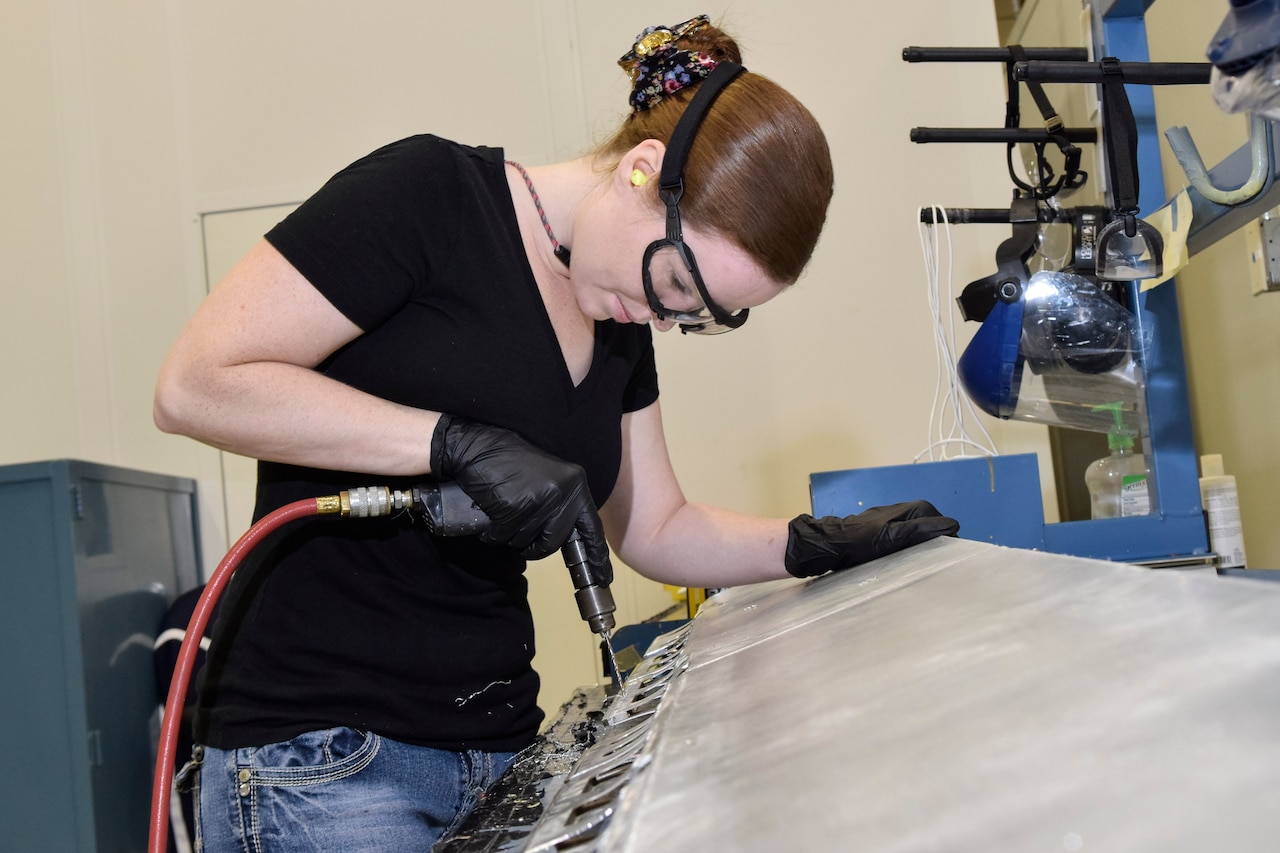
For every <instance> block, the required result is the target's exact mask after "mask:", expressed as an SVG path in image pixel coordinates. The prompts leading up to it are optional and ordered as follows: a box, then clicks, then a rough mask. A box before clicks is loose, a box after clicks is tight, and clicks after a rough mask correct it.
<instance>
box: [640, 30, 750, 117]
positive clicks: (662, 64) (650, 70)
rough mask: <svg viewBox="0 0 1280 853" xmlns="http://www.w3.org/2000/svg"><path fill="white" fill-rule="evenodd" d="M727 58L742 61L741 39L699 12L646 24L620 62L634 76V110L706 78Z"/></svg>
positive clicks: (653, 103) (642, 108)
mask: <svg viewBox="0 0 1280 853" xmlns="http://www.w3.org/2000/svg"><path fill="white" fill-rule="evenodd" d="M724 60H730V61H732V62H738V63H740V62H741V61H742V58H741V55H740V52H739V50H738V45H737V43H736V42H735V41H734V40H733V39H732V38H730V37H729V36H727V35H725V33H724V32H723V31H722V30H720V28H719V27H716V26H713V25H712V24H711V20H710V19H709V18H708V17H707V16H706V15H699V16H698V17H696V18H690V19H689V20H687V21H685V22H684V23H681V24H676V25H675V26H673V27H666V26H661V25H659V26H653V27H646V28H645V29H644V30H643V31H641V33H640V34H639V35H638V36H636V41H635V44H633V45H632V47H631V50H629V51H627V52H626V53H625V54H623V55H622V57H621V58H620V59H619V60H618V64H619V65H621V66H622V67H623V69H625V70H626V72H627V74H628V75H629V76H630V77H631V95H630V98H629V99H628V100H629V101H630V103H631V109H632V110H633V111H634V110H647V109H649V108H650V107H652V106H654V105H655V104H657V103H658V102H659V101H661V100H662V99H663V98H665V97H666V96H668V95H673V94H675V93H676V92H678V91H680V90H681V89H683V88H685V87H687V86H691V85H693V84H695V83H698V82H700V81H702V80H705V79H706V78H707V76H708V75H709V74H710V73H711V72H712V71H713V70H715V67H716V65H717V64H719V63H720V62H723V61H724Z"/></svg>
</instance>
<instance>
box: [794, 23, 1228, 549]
mask: <svg viewBox="0 0 1280 853" xmlns="http://www.w3.org/2000/svg"><path fill="white" fill-rule="evenodd" d="M1153 2H1154V0H1113V2H1105V0H1103V2H1098V3H1096V4H1095V5H1094V7H1093V14H1094V21H1093V41H1094V45H1095V51H1094V55H1095V57H1097V58H1101V57H1103V56H1109V57H1115V58H1117V59H1119V60H1120V61H1121V62H1148V61H1149V52H1148V48H1147V30H1146V22H1145V20H1144V16H1145V13H1146V11H1147V9H1148V8H1149V7H1150V6H1151V5H1152V3H1153ZM1125 91H1126V94H1127V95H1128V98H1129V102H1130V106H1131V107H1132V110H1133V114H1134V120H1135V123H1136V126H1137V136H1138V183H1139V199H1138V203H1139V206H1140V208H1141V212H1142V213H1143V214H1145V215H1150V214H1151V213H1153V212H1154V211H1156V210H1157V209H1159V208H1160V207H1161V206H1162V205H1163V204H1164V201H1165V197H1164V174H1163V170H1162V169H1161V163H1160V147H1159V130H1158V128H1157V125H1156V118H1155V97H1154V95H1153V93H1152V88H1151V86H1148V85H1128V86H1126V89H1125ZM1103 131H1104V133H1105V132H1106V128H1103ZM1246 153H1247V149H1246ZM1109 191H1110V190H1109ZM1198 218H1199V214H1198V213H1197V219H1198ZM1131 287H1132V288H1133V290H1132V291H1131V294H1130V296H1131V301H1132V304H1133V305H1134V306H1135V309H1136V312H1137V316H1138V321H1139V328H1140V334H1139V335H1138V338H1139V340H1140V342H1141V346H1142V352H1141V356H1142V366H1143V370H1144V374H1145V379H1146V399H1145V404H1146V412H1145V414H1146V416H1147V420H1148V431H1147V435H1146V437H1145V442H1144V447H1143V452H1144V453H1145V454H1146V455H1147V459H1148V463H1149V468H1150V472H1151V473H1150V481H1149V485H1148V488H1149V493H1150V499H1151V509H1152V512H1151V514H1150V515H1147V516H1139V517H1131V518H1116V519H1102V520H1096V521H1070V522H1061V523H1057V524H1045V523H1044V516H1043V505H1042V503H1041V502H1040V492H1039V476H1038V473H1037V472H1036V469H1035V466H1034V465H1031V466H1030V472H1031V473H1030V475H1028V474H1026V473H1025V471H1022V472H1020V473H1018V474H1017V476H1018V477H1019V478H1020V479H1019V482H1018V483H1017V484H1016V486H1011V485H1010V484H1009V482H1008V479H1007V478H1002V480H1001V482H1002V493H1001V494H1000V495H997V494H996V491H997V490H996V487H995V483H996V476H995V475H996V470H997V469H996V468H995V467H992V468H990V469H989V470H988V467H987V466H986V465H985V464H980V465H973V464H968V465H966V464H965V463H964V462H963V461H953V462H940V463H925V464H922V465H917V466H893V467H889V468H871V469H860V470H858V471H844V472H825V473H818V474H814V475H812V476H811V477H810V487H811V491H812V496H813V505H814V512H815V514H823V515H826V514H847V513H854V512H859V511H860V510H861V509H863V508H865V507H867V506H873V505H876V504H880V503H892V502H895V501H898V500H904V499H908V498H925V499H928V500H931V501H933V502H934V503H935V504H937V505H938V506H939V507H940V508H944V507H950V508H951V509H945V508H944V509H943V511H944V512H947V513H948V514H952V515H953V516H954V517H957V518H958V519H959V520H960V522H961V531H960V535H961V536H962V537H965V538H973V539H979V540H980V541H988V542H995V543H996V544H1002V545H1011V546H1017V547H1030V548H1036V549H1041V548H1042V549H1043V550H1046V551H1051V552H1055V553H1061V554H1073V555H1077V556H1085V557H1098V558H1103V559H1111V560H1124V561H1160V560H1177V559H1181V558H1186V557H1196V556H1203V555H1207V554H1208V553H1209V544H1208V533H1207V531H1206V529H1205V522H1204V515H1203V512H1202V510H1201V507H1200V487H1199V477H1198V472H1197V462H1196V453H1195V442H1194V439H1193V436H1192V430H1191V405H1190V401H1189V398H1188V396H1187V382H1186V362H1185V359H1184V357H1183V351H1182V326H1181V322H1180V320H1179V316H1178V294H1177V290H1176V288H1175V287H1174V285H1173V284H1172V283H1171V282H1166V283H1165V284H1164V285H1162V286H1160V287H1157V288H1153V289H1152V290H1150V291H1148V292H1146V293H1141V292H1139V290H1138V284H1137V283H1136V282H1135V283H1133V284H1132V285H1131ZM1002 464H1003V463H1002ZM952 466H959V467H952ZM1025 467H1026V466H1016V465H1015V466H1012V467H1008V468H1007V471H1008V472H1018V471H1019V469H1020V468H1025ZM906 469H920V470H919V471H917V472H913V474H912V476H910V477H906ZM966 472H967V473H966ZM1032 475H1034V479H1031V476H1032ZM966 476H970V477H972V482H970V483H967V484H959V483H957V478H964V477H966ZM904 478H905V479H904ZM988 480H989V481H990V482H989V483H988ZM904 483H910V484H911V487H912V488H913V489H914V493H913V494H911V495H906V494H904V493H903V491H902V489H903V484H904ZM984 486H986V487H988V488H989V490H990V492H991V495H989V496H985V497H984ZM1021 501H1032V502H1034V503H1035V504H1036V507H1035V509H1036V510H1037V511H1034V512H1030V513H1028V512H1025V511H1013V509H1014V507H1016V506H1020V502H1021ZM1037 516H1038V519H1039V520H1038V522H1037V520H1036V519H1037Z"/></svg>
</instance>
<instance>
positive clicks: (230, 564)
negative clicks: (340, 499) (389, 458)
mask: <svg viewBox="0 0 1280 853" xmlns="http://www.w3.org/2000/svg"><path fill="white" fill-rule="evenodd" d="M326 500H328V501H330V502H332V501H334V500H336V499H332V498H330V499H325V498H308V499H306V500H300V501H295V502H293V503H291V504H286V505H285V506H282V507H280V509H278V510H276V511H275V512H273V513H270V514H269V515H267V516H265V517H263V518H262V519H261V520H259V521H258V523H257V524H255V525H253V526H252V527H250V528H249V530H248V531H247V532H246V533H245V534H244V535H243V536H241V537H240V539H239V541H237V542H236V544H235V545H233V546H232V548H231V550H230V551H228V552H227V555H226V556H225V557H223V558H222V562H220V563H219V564H218V568H217V569H216V570H215V571H214V573H213V577H212V578H210V579H209V583H208V584H207V585H206V586H205V589H204V592H203V593H202V594H201V595H200V600H199V601H198V602H197V603H196V609H195V612H194V613H192V614H191V621H190V622H189V623H188V624H187V633H186V636H184V637H183V639H182V647H181V649H180V650H179V651H178V663H177V664H176V666H175V667H174V670H173V681H172V682H170V684H169V698H168V700H167V701H166V702H165V705H164V727H163V728H162V729H161V732H160V748H159V754H158V755H157V756H156V775H155V782H154V785H153V786H152V789H151V840H150V842H149V843H148V845H147V850H148V853H165V850H166V849H167V848H168V846H169V788H170V786H171V785H172V784H173V765H174V759H175V756H174V752H176V751H177V744H178V727H179V726H180V725H181V724H182V706H183V704H184V703H185V702H186V697H187V685H188V684H190V682H191V670H192V668H193V667H194V665H195V659H196V652H197V651H198V650H199V648H200V638H201V637H203V636H204V629H205V626H207V625H208V624H209V616H210V614H211V613H212V612H213V608H214V605H216V604H217V603H218V598H219V596H221V595H222V590H223V587H225V586H226V585H227V581H228V580H230V578H231V575H232V573H233V572H234V571H235V570H236V568H237V567H238V566H239V565H240V561H241V560H243V559H244V558H245V556H247V555H248V553H249V552H250V551H252V550H253V549H254V547H256V546H257V545H258V544H259V543H260V542H261V541H262V539H263V537H265V536H266V535H267V534H269V533H271V532H272V531H274V530H275V529H276V528H278V527H280V526H282V525H284V524H287V523H288V522H290V521H293V520H294V519H296V518H305V517H307V516H311V515H320V514H321V513H322V512H330V511H337V507H336V504H333V507H334V508H333V509H332V510H331V509H328V506H329V505H330V504H326V503H325V501H326ZM322 507H325V508H324V509H322Z"/></svg>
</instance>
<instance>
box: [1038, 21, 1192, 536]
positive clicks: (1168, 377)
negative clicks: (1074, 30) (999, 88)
mask: <svg viewBox="0 0 1280 853" xmlns="http://www.w3.org/2000/svg"><path fill="white" fill-rule="evenodd" d="M1152 2H1154V0H1115V2H1111V3H1106V2H1102V3H1099V4H1097V5H1095V6H1094V20H1093V36H1094V45H1095V50H1094V54H1095V57H1097V58H1101V57H1102V56H1114V57H1116V58H1117V59H1119V60H1121V61H1122V62H1147V61H1149V60H1150V54H1149V51H1148V48H1147V28H1146V21H1145V20H1144V15H1145V13H1146V11H1147V9H1148V8H1150V7H1151V5H1152ZM1125 91H1126V93H1127V94H1128V97H1129V103H1130V105H1131V106H1132V108H1133V114H1134V120H1135V123H1136V125H1137V130H1138V182H1139V197H1138V204H1139V206H1140V207H1141V210H1142V213H1143V214H1144V215H1150V214H1151V213H1153V212H1154V211H1155V210H1157V209H1159V208H1160V207H1161V206H1162V205H1163V204H1164V202H1165V195H1164V173H1163V170H1162V169H1161V163H1160V142H1159V129H1158V127H1157V124H1156V118H1155V97H1154V94H1153V91H1152V87H1150V86H1126V87H1125ZM1104 132H1105V128H1104ZM1134 288H1135V291H1136V289H1137V285H1136V284H1135V285H1134ZM1133 299H1134V304H1135V305H1136V306H1137V308H1138V313H1139V322H1140V323H1141V326H1142V327H1143V329H1144V330H1145V332H1146V334H1144V335H1142V340H1143V344H1144V347H1143V353H1142V358H1143V368H1144V370H1145V372H1146V380H1147V391H1146V401H1147V416H1148V421H1149V427H1150V432H1149V442H1148V444H1147V446H1146V447H1145V448H1144V450H1145V452H1146V453H1147V454H1148V461H1149V464H1150V468H1151V472H1152V482H1151V489H1152V493H1151V494H1152V503H1153V507H1154V510H1155V511H1154V512H1153V514H1152V515H1150V516H1145V517H1137V518H1124V519H1108V520H1105V521H1078V522H1062V523H1059V524H1050V525H1045V547H1046V549H1047V550H1049V551H1055V552H1058V553H1064V554H1077V555H1081V556H1092V557H1106V558H1109V559H1119V560H1142V559H1152V558H1159V557H1166V556H1168V557H1173V556H1185V555H1194V554H1206V553H1208V551H1209V543H1208V534H1207V533H1206V531H1205V525H1204V515H1203V513H1202V511H1201V508H1200V485H1199V475H1198V472H1197V465H1196V453H1195V441H1194V437H1193V435H1192V430H1191V404H1190V401H1189V398H1188V396H1187V382H1186V376H1187V372H1186V360H1185V358H1184V357H1183V352H1182V324H1181V321H1180V320H1179V316H1178V293H1177V290H1176V288H1175V286H1174V285H1173V284H1172V282H1166V283H1165V284H1164V285H1162V286H1161V287H1157V288H1154V289H1152V290H1149V291H1147V292H1146V293H1137V292H1135V293H1134V294H1133Z"/></svg>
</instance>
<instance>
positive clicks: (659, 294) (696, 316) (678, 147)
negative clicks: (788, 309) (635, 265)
mask: <svg viewBox="0 0 1280 853" xmlns="http://www.w3.org/2000/svg"><path fill="white" fill-rule="evenodd" d="M745 70H746V69H745V68H743V67H742V66H741V65H738V64H737V63H735V62H728V61H724V62H721V63H719V64H718V65H717V66H716V68H715V70H714V71H712V72H711V74H710V75H708V77H707V79H705V80H703V81H702V83H701V84H699V85H698V88H697V91H696V92H695V93H694V96H693V98H691V99H690V101H689V105H688V106H687V107H685V111H684V114H683V115H682V116H680V121H678V122H677V123H676V129H675V130H674V131H673V132H672V134H671V140H670V142H668V143H667V152H666V155H665V156H664V157H663V159H662V173H661V176H660V178H659V181H658V197H659V198H661V199H662V201H663V203H664V204H665V205H666V206H667V236H666V238H665V239H662V240H654V241H653V242H652V243H650V244H649V246H648V248H646V249H645V251H644V260H643V261H642V274H643V277H644V293H645V298H646V299H647V300H648V301H649V309H650V310H651V311H653V313H654V316H655V317H657V318H659V319H661V320H672V321H674V322H676V323H678V324H679V325H680V331H681V332H683V333H685V334H689V333H692V334H695V335H718V334H721V333H723V332H728V331H730V330H732V329H736V328H738V327H739V326H741V325H742V324H743V323H745V322H747V313H748V309H746V308H743V309H742V310H741V311H738V312H737V313H735V314H730V313H729V312H728V311H726V310H725V309H724V308H721V307H720V306H719V305H717V304H716V302H715V300H714V299H712V298H711V294H710V293H708V292H707V286H706V284H705V283H703V280H702V273H701V272H700V271H699V270H698V261H697V259H696V258H695V257H694V254H693V250H692V249H690V248H689V247H688V245H686V244H685V242H684V236H683V232H682V229H681V225H680V199H681V198H682V197H683V196H684V166H685V162H686V161H687V160H688V159H689V149H690V148H692V146H693V138H694V136H695V135H696V134H697V132H698V127H699V126H700V125H701V124H702V120H703V119H704V118H705V117H706V114H707V111H708V110H709V109H711V105H712V103H714V101H715V99H716V97H717V96H718V95H719V94H720V92H721V90H723V89H724V87H725V86H727V85H729V83H731V82H732V81H733V79H734V78H735V77H737V76H738V75H739V74H741V73H742V72H743V71H745Z"/></svg>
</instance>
